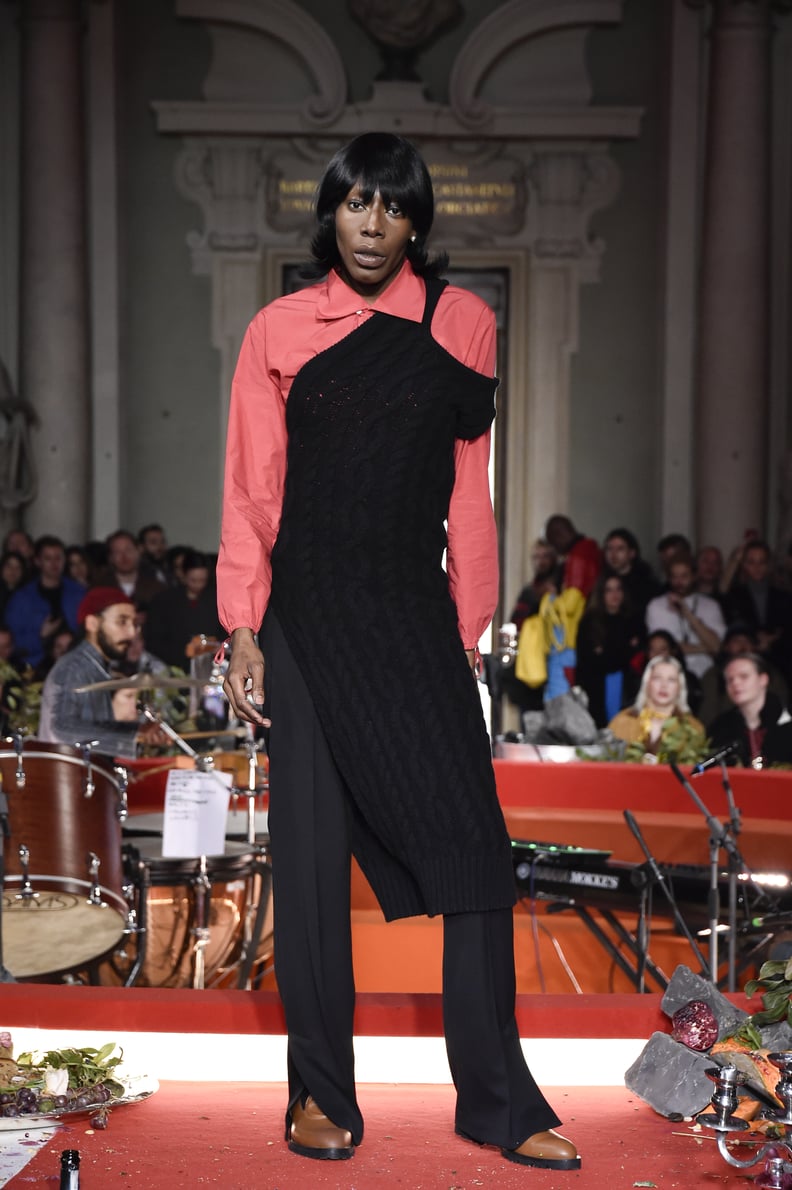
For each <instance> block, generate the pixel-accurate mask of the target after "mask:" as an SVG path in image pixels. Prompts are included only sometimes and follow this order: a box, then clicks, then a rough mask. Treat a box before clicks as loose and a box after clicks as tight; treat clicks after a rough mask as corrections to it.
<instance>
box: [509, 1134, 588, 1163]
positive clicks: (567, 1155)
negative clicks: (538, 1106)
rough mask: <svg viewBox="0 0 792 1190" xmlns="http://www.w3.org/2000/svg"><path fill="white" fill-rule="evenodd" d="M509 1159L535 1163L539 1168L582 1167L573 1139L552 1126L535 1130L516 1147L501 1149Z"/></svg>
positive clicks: (517, 1161)
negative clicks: (538, 1130)
mask: <svg viewBox="0 0 792 1190" xmlns="http://www.w3.org/2000/svg"><path fill="white" fill-rule="evenodd" d="M501 1154H502V1155H503V1156H504V1157H505V1158H506V1160H507V1161H515V1162H516V1163H517V1164H518V1165H535V1166H536V1167H537V1169H580V1158H579V1157H578V1152H577V1149H576V1148H575V1146H574V1145H573V1144H572V1141H571V1140H567V1139H566V1137H564V1136H560V1135H559V1134H558V1133H557V1132H555V1131H554V1130H553V1129H552V1128H550V1129H548V1131H547V1132H535V1133H534V1134H533V1136H529V1137H528V1139H527V1140H524V1141H523V1143H522V1144H521V1145H519V1147H518V1148H516V1149H501Z"/></svg>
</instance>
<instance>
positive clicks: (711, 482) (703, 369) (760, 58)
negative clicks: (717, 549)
mask: <svg viewBox="0 0 792 1190" xmlns="http://www.w3.org/2000/svg"><path fill="white" fill-rule="evenodd" d="M771 7H772V5H771V2H770V0H714V4H713V7H712V25H711V33H710V40H711V50H710V64H709V95H708V115H707V152H706V171H705V178H704V202H703V210H702V258H701V290H700V324H699V358H698V416H697V436H696V495H697V531H698V543H699V545H708V544H714V545H718V546H721V547H722V548H727V547H729V546H731V545H733V544H734V542H735V541H737V540H739V539H740V538H741V537H742V534H743V530H744V529H746V528H755V529H757V530H759V532H764V530H765V524H766V521H765V517H766V488H767V481H766V460H767V436H768V422H767V417H768V338H769V323H768V307H769V293H768V290H769V284H768V277H769V268H768V266H769V252H768V228H769V194H770V191H769V168H770V157H769V144H770V140H769V137H770V31H771Z"/></svg>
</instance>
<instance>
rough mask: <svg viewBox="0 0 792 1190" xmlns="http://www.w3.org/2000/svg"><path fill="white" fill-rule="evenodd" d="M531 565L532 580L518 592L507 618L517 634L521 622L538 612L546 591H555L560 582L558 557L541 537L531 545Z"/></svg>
mask: <svg viewBox="0 0 792 1190" xmlns="http://www.w3.org/2000/svg"><path fill="white" fill-rule="evenodd" d="M531 565H532V566H533V578H532V579H531V581H530V582H529V583H527V584H526V586H524V587H523V589H522V591H520V594H519V595H518V596H517V602H516V603H515V605H514V607H513V609H512V614H511V616H510V617H509V618H510V620H511V622H512V623H513V624H514V625H515V626H516V628H517V631H518V632H519V630H520V629H521V628H522V625H523V620H526V619H527V618H528V616H535V615H536V613H537V612H538V611H539V604H540V603H541V602H542V596H543V595H544V594H546V592H547V591H557V590H558V588H559V586H560V582H561V578H560V575H559V567H558V555H557V554H556V552H555V550H554V549H553V547H552V546H551V545H550V543H549V542H548V541H545V539H544V538H543V537H540V538H538V539H537V540H536V541H535V542H534V544H533V548H532V550H531Z"/></svg>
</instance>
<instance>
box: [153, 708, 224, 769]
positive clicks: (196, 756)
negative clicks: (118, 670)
mask: <svg viewBox="0 0 792 1190" xmlns="http://www.w3.org/2000/svg"><path fill="white" fill-rule="evenodd" d="M138 710H139V711H140V713H141V715H143V716H144V717H145V718H146V719H148V721H149V722H150V723H156V724H157V726H158V727H160V728H161V729H162V730H163V731H164V732H165V735H166V736H168V738H169V739H171V740H173V742H174V744H176V746H177V747H178V748H181V750H182V752H185V753H186V754H187V755H188V756H190V757H192V759H193V760H194V761H195V767H196V768H197V769H198V771H199V772H201V773H213V774H214V775H215V776H217V778H218V780H220V781H221V784H222V785H223V788H224V789H225V788H226V786H225V782H223V781H222V780H221V778H220V776H219V774H216V773H215V770H214V761H213V760H212V757H211V756H202V755H201V754H200V752H196V751H195V748H192V747H191V746H190V745H189V744H188V743H187V741H186V740H185V739H183V738H182V737H181V736H180V735H179V733H178V731H175V730H174V728H172V727H171V725H170V723H166V721H165V720H164V719H163V718H162V716H161V715H160V714H159V712H158V711H155V710H154V708H153V707H151V706H149V704H148V703H145V702H141V703H138Z"/></svg>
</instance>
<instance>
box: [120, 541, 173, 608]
mask: <svg viewBox="0 0 792 1190" xmlns="http://www.w3.org/2000/svg"><path fill="white" fill-rule="evenodd" d="M107 567H108V569H107V581H108V582H109V584H110V585H111V586H115V587H120V588H121V590H122V591H123V592H124V594H125V595H128V596H129V598H130V599H131V601H132V602H133V603H134V605H135V607H136V608H137V609H138V611H141V612H145V611H146V609H147V608H148V606H149V604H150V603H151V601H152V599H153V598H154V596H155V595H158V594H159V593H160V592H161V591H164V590H165V584H164V583H161V582H160V580H159V579H158V578H157V576H156V573H155V571H154V568H153V566H152V565H151V563H150V562H148V561H147V560H146V559H145V558H144V557H143V555H142V553H141V550H140V546H139V545H138V543H137V541H136V540H135V538H134V537H133V536H132V534H131V533H128V532H127V530H126V529H117V530H116V532H115V533H111V534H110V536H109V537H108V538H107Z"/></svg>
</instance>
